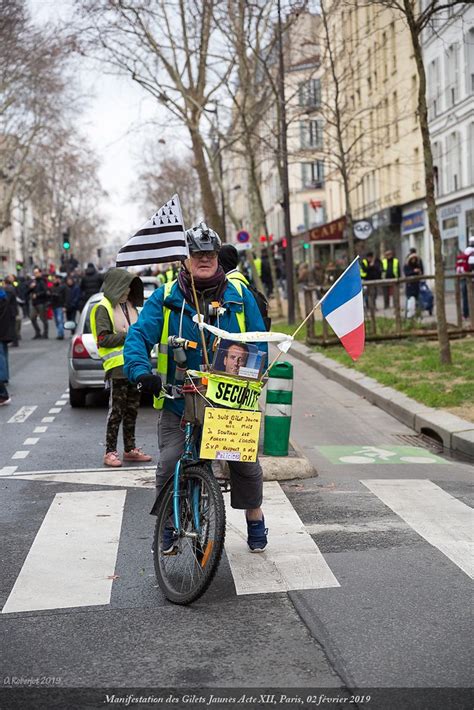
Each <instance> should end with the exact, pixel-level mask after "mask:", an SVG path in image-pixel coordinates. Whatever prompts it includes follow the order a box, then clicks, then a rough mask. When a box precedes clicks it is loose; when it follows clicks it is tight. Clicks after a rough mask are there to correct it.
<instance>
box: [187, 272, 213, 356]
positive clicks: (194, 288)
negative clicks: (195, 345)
mask: <svg viewBox="0 0 474 710" xmlns="http://www.w3.org/2000/svg"><path fill="white" fill-rule="evenodd" d="M189 273H190V275H191V290H192V292H193V298H194V306H195V308H196V313H197V314H198V318H199V323H200V322H201V311H200V310H199V301H198V297H197V293H196V285H195V283H194V276H193V272H192V271H191V269H189ZM198 327H199V324H198ZM199 330H200V331H201V340H202V354H203V356H204V363H205V365H206V366H207V367H209V357H208V355H207V345H206V337H205V335H204V330H203V328H200V327H199Z"/></svg>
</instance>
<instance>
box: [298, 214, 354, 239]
mask: <svg viewBox="0 0 474 710" xmlns="http://www.w3.org/2000/svg"><path fill="white" fill-rule="evenodd" d="M345 226H346V218H345V217H340V218H339V219H335V220H334V221H333V222H327V224H323V225H321V226H320V227H313V229H310V230H309V231H308V232H306V233H305V234H303V235H302V236H303V237H304V238H305V239H306V240H308V241H310V242H342V241H344V240H345V234H344V230H345Z"/></svg>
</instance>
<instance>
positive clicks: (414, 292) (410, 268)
mask: <svg viewBox="0 0 474 710" xmlns="http://www.w3.org/2000/svg"><path fill="white" fill-rule="evenodd" d="M403 273H404V274H405V276H407V277H409V276H421V275H422V274H423V262H422V261H421V259H420V258H419V256H418V255H417V253H416V250H415V251H411V252H410V253H409V254H408V257H407V260H406V262H405V264H404V266H403ZM405 291H406V317H407V318H414V316H415V315H416V311H417V308H418V299H419V296H420V282H419V281H409V282H408V283H407V284H406V285H405Z"/></svg>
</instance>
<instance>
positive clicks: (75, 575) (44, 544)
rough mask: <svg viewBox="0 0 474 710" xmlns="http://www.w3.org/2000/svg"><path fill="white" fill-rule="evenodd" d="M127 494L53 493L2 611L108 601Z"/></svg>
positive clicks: (106, 602) (122, 492)
mask: <svg viewBox="0 0 474 710" xmlns="http://www.w3.org/2000/svg"><path fill="white" fill-rule="evenodd" d="M126 493H127V492H126V491H93V492H92V491H91V492H88V493H77V492H76V493H58V494H57V495H56V496H55V497H54V500H53V502H52V504H51V506H50V508H49V510H48V512H47V514H46V517H45V518H44V520H43V523H42V525H41V527H40V529H39V531H38V534H37V535H36V537H35V539H34V542H33V545H32V546H31V548H30V551H29V553H28V556H27V558H26V560H25V562H24V564H23V567H22V568H21V571H20V574H19V575H18V577H17V579H16V582H15V585H14V587H13V589H12V591H11V592H10V596H9V597H8V599H7V602H6V604H5V606H4V607H3V609H2V613H3V614H7V613H12V612H19V611H36V610H39V609H65V608H69V607H75V606H96V605H99V604H110V595H111V591H112V582H113V580H112V579H111V577H113V575H114V573H115V564H116V561H117V551H118V545H119V540H120V530H121V526H122V517H123V508H124V504H125V496H126Z"/></svg>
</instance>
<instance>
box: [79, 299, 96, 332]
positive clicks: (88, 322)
mask: <svg viewBox="0 0 474 710" xmlns="http://www.w3.org/2000/svg"><path fill="white" fill-rule="evenodd" d="M96 305H97V302H95V303H89V305H88V307H87V313H86V317H85V320H84V328H83V329H82V332H83V333H84V334H87V333H92V330H91V312H92V309H93V308H94V306H96Z"/></svg>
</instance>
